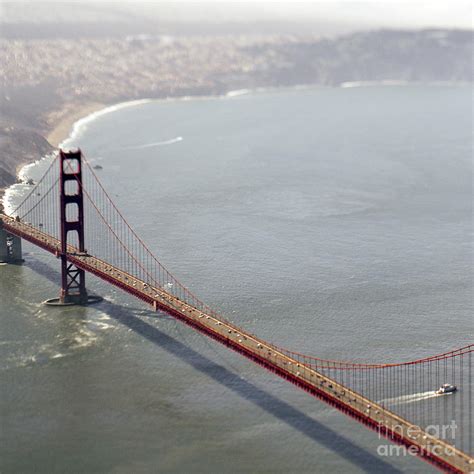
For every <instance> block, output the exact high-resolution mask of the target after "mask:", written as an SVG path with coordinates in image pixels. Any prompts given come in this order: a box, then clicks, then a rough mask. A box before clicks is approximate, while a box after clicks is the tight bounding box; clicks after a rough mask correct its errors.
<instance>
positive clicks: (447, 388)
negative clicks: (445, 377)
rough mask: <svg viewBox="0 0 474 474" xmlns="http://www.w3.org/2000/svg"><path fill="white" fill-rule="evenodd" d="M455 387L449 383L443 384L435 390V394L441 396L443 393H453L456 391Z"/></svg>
mask: <svg viewBox="0 0 474 474" xmlns="http://www.w3.org/2000/svg"><path fill="white" fill-rule="evenodd" d="M457 389H458V388H457V387H456V385H451V384H450V383H445V384H443V385H441V387H439V388H438V390H436V392H435V393H437V394H438V395H443V394H444V393H454V392H456V391H457Z"/></svg>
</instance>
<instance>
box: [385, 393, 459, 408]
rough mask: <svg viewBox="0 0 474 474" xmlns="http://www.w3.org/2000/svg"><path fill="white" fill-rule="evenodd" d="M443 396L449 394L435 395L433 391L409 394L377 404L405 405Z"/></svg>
mask: <svg viewBox="0 0 474 474" xmlns="http://www.w3.org/2000/svg"><path fill="white" fill-rule="evenodd" d="M444 395H450V393H436V392H435V391H434V390H431V391H429V392H419V393H410V394H407V395H401V396H399V397H395V398H386V399H385V400H380V402H379V403H383V404H384V405H393V406H396V405H406V404H408V403H414V402H420V401H422V400H427V399H429V398H435V397H442V396H444Z"/></svg>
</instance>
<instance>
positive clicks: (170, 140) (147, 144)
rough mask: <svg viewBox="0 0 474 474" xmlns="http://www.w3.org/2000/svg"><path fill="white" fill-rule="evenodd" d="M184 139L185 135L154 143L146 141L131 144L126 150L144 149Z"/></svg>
mask: <svg viewBox="0 0 474 474" xmlns="http://www.w3.org/2000/svg"><path fill="white" fill-rule="evenodd" d="M182 140H183V137H175V138H171V139H169V140H163V141H161V142H153V143H145V144H144V145H137V146H129V147H126V150H142V149H143V148H153V147H155V146H163V145H172V144H173V143H178V142H181V141H182Z"/></svg>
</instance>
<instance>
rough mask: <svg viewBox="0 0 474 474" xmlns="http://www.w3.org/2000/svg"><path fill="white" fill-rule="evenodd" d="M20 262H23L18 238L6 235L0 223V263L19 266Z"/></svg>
mask: <svg viewBox="0 0 474 474" xmlns="http://www.w3.org/2000/svg"><path fill="white" fill-rule="evenodd" d="M22 262H24V260H23V255H22V250H21V239H20V237H17V236H16V235H12V234H10V233H8V232H7V231H6V230H5V229H4V228H3V226H2V222H1V221H0V263H14V264H19V263H22Z"/></svg>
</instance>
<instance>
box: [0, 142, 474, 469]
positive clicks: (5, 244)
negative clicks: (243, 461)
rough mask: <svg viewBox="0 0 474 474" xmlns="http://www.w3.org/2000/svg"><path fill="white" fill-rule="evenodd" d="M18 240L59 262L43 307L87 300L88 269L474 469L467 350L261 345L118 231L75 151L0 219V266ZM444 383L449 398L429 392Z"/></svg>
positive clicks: (420, 446)
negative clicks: (332, 356)
mask: <svg viewBox="0 0 474 474" xmlns="http://www.w3.org/2000/svg"><path fill="white" fill-rule="evenodd" d="M86 232H87V234H86ZM21 239H24V240H26V241H28V242H30V243H32V244H34V245H37V246H38V247H41V248H43V249H44V250H47V251H48V252H51V253H52V254H54V255H55V256H57V257H58V258H59V259H60V260H61V270H62V272H61V273H62V281H61V293H60V297H59V298H57V299H56V300H55V301H50V303H51V304H87V303H88V302H91V301H93V297H91V296H89V295H88V294H87V290H86V285H85V273H86V272H89V273H92V274H93V275H95V276H97V277H99V278H101V279H103V280H105V281H107V282H109V283H110V284H112V285H114V286H116V287H118V288H121V289H122V290H124V291H126V292H127V293H130V294H132V295H133V296H135V297H137V298H139V299H141V300H143V301H144V302H146V303H148V304H150V305H151V306H153V308H154V309H155V310H157V311H158V310H160V311H165V312H166V313H168V314H170V315H172V316H174V317H175V318H177V319H179V320H180V321H182V322H184V323H186V324H188V325H189V326H191V327H193V328H194V329H196V330H198V331H200V332H202V333H204V334H206V335H207V336H209V337H211V338H213V339H215V340H216V341H218V342H220V343H222V344H224V345H225V346H227V347H229V348H231V349H233V350H235V351H237V352H239V353H240V354H242V355H244V356H245V357H247V358H249V359H250V360H252V361H253V362H255V363H257V364H259V365H261V366H263V367H265V368H266V369H268V370H270V371H272V372H274V373H275V374H276V375H278V376H280V377H282V378H284V379H286V380H288V381H289V382H291V383H293V384H294V385H296V386H298V387H300V388H302V389H304V390H306V391H307V392H309V393H310V394H311V395H313V396H315V397H317V398H319V399H320V400H322V401H324V402H326V403H328V404H329V405H331V406H333V407H334V408H336V409H338V410H340V411H341V412H343V413H344V414H346V415H348V416H350V417H352V418H354V419H356V420H357V421H359V422H361V423H363V424H364V425H366V426H367V427H369V428H371V429H373V430H376V431H377V432H378V433H379V434H381V435H383V436H384V437H386V438H388V439H389V440H391V441H393V442H394V443H398V444H401V445H404V446H405V447H406V448H408V449H409V450H410V452H411V453H414V454H417V455H419V456H420V457H422V458H424V459H425V460H427V461H429V462H430V463H432V464H434V465H435V466H437V467H439V468H441V469H442V470H445V471H447V472H474V458H473V454H474V439H473V423H472V413H473V410H472V405H473V381H472V359H473V352H474V344H470V345H467V346H464V347H461V348H459V349H456V350H451V351H448V352H445V353H442V354H437V355H434V356H431V357H426V358H423V359H419V360H414V361H409V362H401V363H356V362H349V361H338V360H327V359H322V358H317V357H313V356H309V355H304V354H299V353H297V352H294V351H290V350H288V349H284V348H282V347H279V346H277V345H275V344H272V343H270V342H267V341H264V340H262V339H260V338H258V337H257V336H255V335H253V334H250V333H249V332H247V331H245V330H244V329H242V328H240V327H238V326H237V325H235V324H234V323H233V322H231V321H228V320H227V319H225V318H224V317H223V316H222V315H220V314H218V313H217V312H215V311H214V310H212V309H211V308H209V307H208V306H207V305H206V304H205V303H203V302H202V301H201V300H199V299H198V298H197V297H196V296H195V295H193V294H192V293H191V292H190V291H189V290H188V289H187V288H186V287H185V286H183V285H182V284H181V283H180V282H179V281H178V280H177V279H176V278H174V277H173V275H172V274H171V273H170V272H169V271H168V270H167V269H166V268H165V267H164V266H163V265H162V264H161V263H160V262H159V261H158V260H157V259H156V258H155V256H154V255H153V253H152V252H151V251H150V250H149V249H148V248H147V246H146V245H145V244H144V243H143V241H142V240H141V239H140V238H139V237H138V235H137V234H136V233H135V232H134V231H133V229H132V228H131V227H130V226H129V225H128V223H127V221H126V220H125V218H124V217H123V216H122V214H121V213H120V211H119V210H118V209H117V207H116V206H115V205H114V203H113V202H112V200H111V198H110V196H109V195H108V194H107V192H106V191H105V189H104V188H103V187H102V185H101V183H100V182H99V180H98V178H97V176H96V175H95V173H94V171H93V169H92V167H91V166H90V164H89V163H88V162H87V160H85V158H84V157H83V156H82V154H81V152H80V151H79V150H77V151H70V152H64V151H60V152H59V154H58V156H57V157H56V158H55V159H54V160H53V161H52V163H51V165H50V166H49V168H48V170H47V171H46V172H45V174H44V176H43V177H42V179H41V180H40V181H39V182H38V183H37V185H36V186H35V187H34V188H32V190H31V192H30V193H29V194H28V195H27V196H26V197H25V199H24V200H23V202H22V203H21V204H20V205H18V206H17V208H16V209H14V210H13V211H12V212H10V213H9V215H7V214H4V213H0V261H2V260H3V261H6V262H12V261H15V260H19V259H21ZM86 241H87V249H86V246H85V242H86ZM446 382H449V383H450V384H452V385H453V386H456V387H457V389H458V390H457V392H456V393H451V394H438V393H436V392H435V390H436V389H437V388H438V387H440V386H441V385H443V384H444V383H446ZM427 401H429V404H428V403H427Z"/></svg>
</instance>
